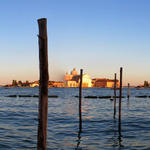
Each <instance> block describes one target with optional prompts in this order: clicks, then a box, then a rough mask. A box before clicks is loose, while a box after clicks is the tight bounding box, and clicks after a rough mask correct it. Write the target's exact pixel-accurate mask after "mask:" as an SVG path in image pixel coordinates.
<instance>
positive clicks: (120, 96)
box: [119, 67, 122, 123]
mask: <svg viewBox="0 0 150 150" xmlns="http://www.w3.org/2000/svg"><path fill="white" fill-rule="evenodd" d="M119 93H120V95H119V123H121V98H122V67H121V68H120V92H119Z"/></svg>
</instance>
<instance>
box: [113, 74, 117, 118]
mask: <svg viewBox="0 0 150 150" xmlns="http://www.w3.org/2000/svg"><path fill="white" fill-rule="evenodd" d="M116 77H117V75H116V73H115V79H114V119H115V116H116Z"/></svg>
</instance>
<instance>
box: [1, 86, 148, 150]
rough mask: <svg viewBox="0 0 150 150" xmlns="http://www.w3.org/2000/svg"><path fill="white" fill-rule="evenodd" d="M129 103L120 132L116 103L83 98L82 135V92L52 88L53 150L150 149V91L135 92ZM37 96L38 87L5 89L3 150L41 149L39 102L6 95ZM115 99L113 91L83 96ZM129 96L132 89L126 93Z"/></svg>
mask: <svg viewBox="0 0 150 150" xmlns="http://www.w3.org/2000/svg"><path fill="white" fill-rule="evenodd" d="M130 92H131V97H130V100H127V98H123V99H122V124H121V132H118V100H117V114H116V120H114V119H113V101H110V100H109V99H84V98H83V99H82V103H83V106H82V115H83V128H82V132H81V133H80V132H79V122H78V120H79V118H78V98H75V96H77V95H78V89H76V88H50V89H49V95H58V96H59V97H58V98H49V100H48V101H49V106H48V135H47V136H48V137H47V149H48V150H57V149H58V150H59V149H60V150H72V149H83V150H118V149H121V150H129V149H132V150H137V149H139V150H148V149H150V142H149V139H150V98H135V96H138V95H148V96H150V89H141V90H137V89H134V88H133V89H131V91H130ZM15 94H17V95H19V94H20V95H37V94H38V88H8V89H6V88H0V149H2V150H7V149H8V150H10V149H11V150H22V149H27V150H32V149H36V143H37V126H38V120H37V118H38V98H31V97H29V98H28V97H25V98H23V97H14V98H13V97H6V96H8V95H15ZM88 95H93V96H106V95H112V96H113V90H111V89H96V88H93V89H83V96H88ZM123 95H124V96H126V95H127V89H123Z"/></svg>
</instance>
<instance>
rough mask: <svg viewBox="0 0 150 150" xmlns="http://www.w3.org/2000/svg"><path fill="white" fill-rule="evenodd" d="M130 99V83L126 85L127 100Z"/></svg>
mask: <svg viewBox="0 0 150 150" xmlns="http://www.w3.org/2000/svg"><path fill="white" fill-rule="evenodd" d="M129 97H130V83H128V99H129Z"/></svg>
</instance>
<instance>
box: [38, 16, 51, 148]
mask: <svg viewBox="0 0 150 150" xmlns="http://www.w3.org/2000/svg"><path fill="white" fill-rule="evenodd" d="M38 26H39V35H38V37H39V60H40V63H39V68H40V85H39V117H38V137H37V149H38V150H46V140H47V118H48V80H49V74H48V45H47V20H46V18H41V19H39V20H38Z"/></svg>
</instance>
